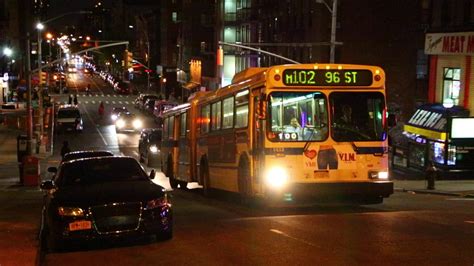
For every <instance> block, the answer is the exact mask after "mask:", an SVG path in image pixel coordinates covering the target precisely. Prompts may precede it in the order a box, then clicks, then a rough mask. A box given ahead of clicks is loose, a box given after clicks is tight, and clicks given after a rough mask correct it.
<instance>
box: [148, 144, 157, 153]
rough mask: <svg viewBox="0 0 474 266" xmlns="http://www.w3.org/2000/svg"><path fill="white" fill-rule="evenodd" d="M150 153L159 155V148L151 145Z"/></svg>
mask: <svg viewBox="0 0 474 266" xmlns="http://www.w3.org/2000/svg"><path fill="white" fill-rule="evenodd" d="M150 152H151V153H157V152H158V147H157V146H156V145H151V146H150Z"/></svg>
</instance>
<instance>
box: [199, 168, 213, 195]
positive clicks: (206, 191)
mask: <svg viewBox="0 0 474 266" xmlns="http://www.w3.org/2000/svg"><path fill="white" fill-rule="evenodd" d="M199 169H200V170H199V172H200V174H199V176H200V179H201V180H200V183H201V184H202V193H203V195H204V196H206V197H208V196H210V194H211V186H210V182H209V165H208V163H207V160H206V159H203V160H201V164H200V167H199Z"/></svg>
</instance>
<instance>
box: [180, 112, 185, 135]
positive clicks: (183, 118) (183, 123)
mask: <svg viewBox="0 0 474 266" xmlns="http://www.w3.org/2000/svg"><path fill="white" fill-rule="evenodd" d="M180 130H181V132H180V133H181V134H180V135H181V136H186V113H182V114H181V123H180Z"/></svg>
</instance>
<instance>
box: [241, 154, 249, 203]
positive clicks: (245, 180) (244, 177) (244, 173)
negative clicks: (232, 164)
mask: <svg viewBox="0 0 474 266" xmlns="http://www.w3.org/2000/svg"><path fill="white" fill-rule="evenodd" d="M238 178H239V180H238V185H239V194H240V202H241V203H242V204H245V205H247V204H249V203H250V200H251V195H250V191H251V190H250V166H249V163H248V162H247V160H246V159H242V161H241V163H240V164H239V175H238Z"/></svg>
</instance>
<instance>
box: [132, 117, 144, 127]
mask: <svg viewBox="0 0 474 266" xmlns="http://www.w3.org/2000/svg"><path fill="white" fill-rule="evenodd" d="M142 125H143V123H142V121H141V120H138V119H135V120H133V127H134V128H141V127H142Z"/></svg>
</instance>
